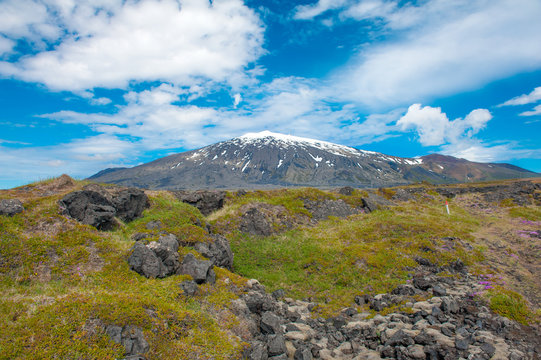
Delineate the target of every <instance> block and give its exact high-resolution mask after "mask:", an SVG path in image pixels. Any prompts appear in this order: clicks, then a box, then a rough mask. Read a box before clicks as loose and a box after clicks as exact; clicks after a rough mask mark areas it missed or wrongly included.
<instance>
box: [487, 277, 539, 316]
mask: <svg viewBox="0 0 541 360" xmlns="http://www.w3.org/2000/svg"><path fill="white" fill-rule="evenodd" d="M487 297H488V300H489V305H490V309H491V310H492V311H494V312H495V313H497V314H500V315H502V316H505V317H507V318H509V319H512V320H515V321H518V322H519V323H521V324H524V325H527V324H528V322H529V321H531V320H532V319H533V317H534V315H533V313H532V312H531V311H530V310H529V308H528V305H527V304H526V301H524V298H523V297H522V296H521V295H520V294H518V293H516V292H514V291H512V290H508V289H505V288H503V287H501V286H497V287H496V288H495V289H494V290H490V291H489V292H488V294H487Z"/></svg>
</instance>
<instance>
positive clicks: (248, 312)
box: [231, 266, 541, 360]
mask: <svg viewBox="0 0 541 360" xmlns="http://www.w3.org/2000/svg"><path fill="white" fill-rule="evenodd" d="M420 269H424V268H423V266H421V268H420ZM457 274H458V273H457ZM480 287H481V285H479V281H478V280H477V279H476V278H475V277H473V276H471V275H468V274H463V276H462V277H460V276H459V277H457V278H449V277H437V276H435V275H430V274H428V275H427V274H426V273H425V274H424V275H423V274H420V275H418V276H417V277H415V278H414V280H413V286H412V285H410V284H404V285H401V286H399V287H398V288H396V289H395V290H393V292H392V293H391V294H379V295H376V296H367V297H361V296H358V297H356V298H355V302H356V303H357V304H358V305H363V304H366V303H369V304H370V307H371V308H375V307H377V306H373V305H374V304H377V303H379V304H380V305H381V306H383V307H382V308H380V309H377V310H381V309H383V308H384V307H387V306H390V305H391V304H394V303H396V304H398V303H401V304H404V303H406V306H407V307H409V308H410V309H411V310H410V311H408V312H393V313H390V314H388V315H385V316H382V315H376V316H372V315H371V314H370V313H369V312H363V311H361V312H358V311H357V309H355V308H353V307H350V308H346V309H343V310H342V312H341V314H339V315H338V316H335V317H332V318H328V319H323V318H313V317H312V316H311V315H312V313H311V309H313V308H314V307H315V304H314V303H310V302H305V301H301V300H293V299H290V298H285V299H284V300H283V301H280V300H276V299H275V298H274V297H273V296H271V295H269V294H267V293H266V292H265V289H264V287H263V286H261V285H260V284H259V283H258V282H257V281H255V280H250V281H249V282H248V283H247V286H246V289H245V290H246V293H245V294H244V295H243V296H242V298H241V299H238V300H235V301H234V302H232V305H231V309H232V311H233V312H234V313H235V314H237V316H239V317H241V318H244V319H245V324H247V325H246V326H247V328H249V329H252V333H251V334H252V337H251V339H249V341H250V343H251V348H250V349H249V350H248V351H247V352H246V354H245V358H246V359H257V360H261V359H326V360H332V359H341V360H346V359H350V360H361V359H373V360H376V359H405V360H408V359H409V360H414V359H516V360H518V359H538V358H539V356H541V340H540V339H541V337H539V330H535V329H532V328H527V327H525V326H523V325H520V324H518V323H515V322H513V321H511V320H509V319H507V318H504V317H501V316H499V315H496V314H494V313H492V312H490V311H489V310H488V308H486V307H485V306H484V305H483V303H482V302H480V301H478V300H477V298H476V297H475V295H474V294H475V293H476V292H477V291H479V290H480ZM419 297H423V298H426V300H416V299H419Z"/></svg>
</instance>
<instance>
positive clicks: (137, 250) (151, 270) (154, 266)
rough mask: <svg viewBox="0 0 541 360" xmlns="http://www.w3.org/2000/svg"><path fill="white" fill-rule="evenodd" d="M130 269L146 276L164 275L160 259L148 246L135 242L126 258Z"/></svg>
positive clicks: (157, 276) (156, 276)
mask: <svg viewBox="0 0 541 360" xmlns="http://www.w3.org/2000/svg"><path fill="white" fill-rule="evenodd" d="M128 264H129V265H130V269H131V270H133V271H135V272H137V273H139V274H141V275H143V276H146V277H147V278H161V277H164V276H165V275H166V273H165V268H164V266H163V263H162V261H161V260H160V258H159V257H158V256H157V255H156V253H155V252H154V251H152V250H151V249H150V248H149V247H148V246H146V245H144V244H142V243H140V242H137V243H135V245H134V246H133V251H132V253H131V255H130V257H129V258H128Z"/></svg>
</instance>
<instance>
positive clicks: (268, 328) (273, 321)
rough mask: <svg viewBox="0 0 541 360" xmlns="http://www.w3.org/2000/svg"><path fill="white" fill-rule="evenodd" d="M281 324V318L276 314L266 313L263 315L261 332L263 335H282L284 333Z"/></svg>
mask: <svg viewBox="0 0 541 360" xmlns="http://www.w3.org/2000/svg"><path fill="white" fill-rule="evenodd" d="M280 323H281V321H280V318H279V317H278V316H276V314H274V313H272V312H270V311H266V312H264V313H263V314H262V315H261V325H260V327H261V332H262V333H263V334H280V333H281V332H282V329H281V326H280Z"/></svg>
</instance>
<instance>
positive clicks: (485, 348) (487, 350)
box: [481, 343, 496, 357]
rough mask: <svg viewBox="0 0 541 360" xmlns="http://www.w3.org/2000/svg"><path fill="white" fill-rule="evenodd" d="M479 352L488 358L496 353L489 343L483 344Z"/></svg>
mask: <svg viewBox="0 0 541 360" xmlns="http://www.w3.org/2000/svg"><path fill="white" fill-rule="evenodd" d="M481 351H483V352H484V353H485V354H487V355H488V356H489V357H492V356H493V355H494V353H495V352H496V348H495V347H494V345H492V344H491V343H484V344H482V345H481Z"/></svg>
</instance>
